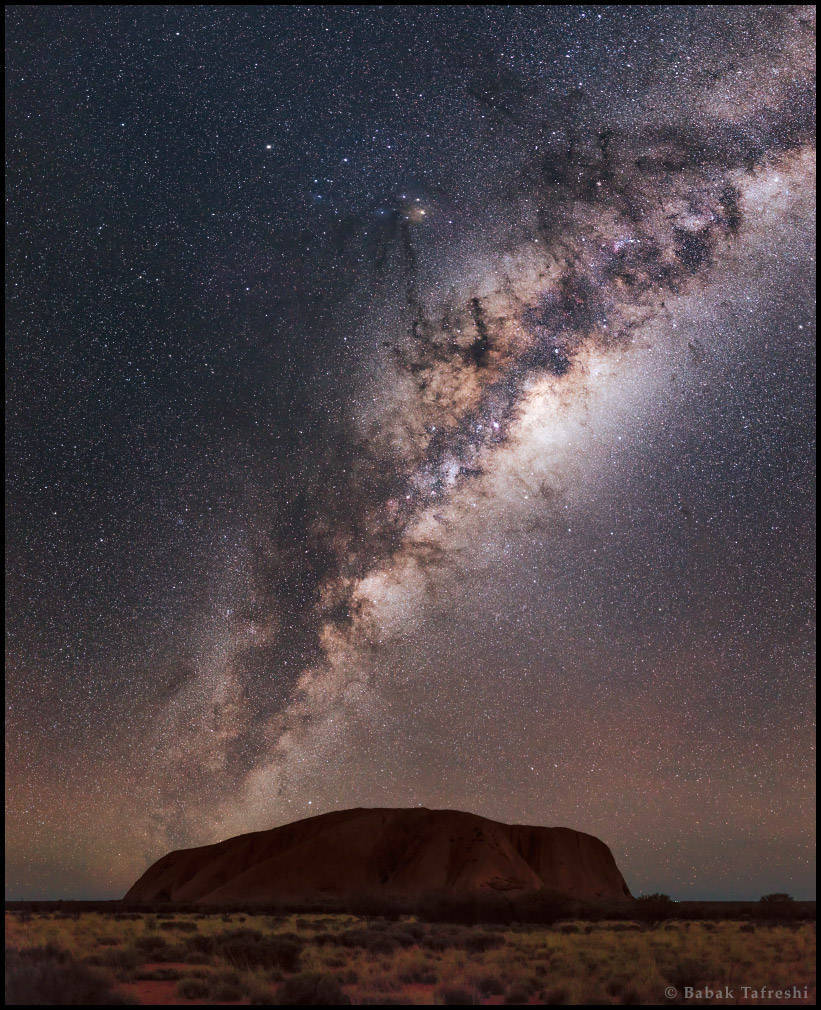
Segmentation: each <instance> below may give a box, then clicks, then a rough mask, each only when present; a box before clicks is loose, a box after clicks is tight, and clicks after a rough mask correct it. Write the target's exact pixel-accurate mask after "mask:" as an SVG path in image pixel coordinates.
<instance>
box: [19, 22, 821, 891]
mask: <svg viewBox="0 0 821 1010" xmlns="http://www.w3.org/2000/svg"><path fill="white" fill-rule="evenodd" d="M8 22H9V23H8V25H7V28H8V29H9V35H10V39H11V45H10V55H9V65H10V69H9V85H10V100H11V105H10V108H11V112H10V138H11V143H10V153H9V156H8V159H9V160H8V168H7V171H8V178H9V189H10V199H11V225H10V247H11V256H10V271H9V281H8V282H7V294H8V296H9V298H10V315H9V322H10V335H9V358H10V367H9V378H10V383H9V386H10V396H9V410H8V419H9V431H10V434H9V437H8V451H9V459H10V466H9V473H8V481H7V500H8V503H9V519H8V520H7V538H8V543H9V548H8V552H7V568H8V575H9V586H10V589H9V594H8V601H7V610H8V615H9V637H8V675H7V684H8V695H9V707H8V715H7V729H8V741H9V742H8V744H7V758H8V761H9V772H8V784H9V827H8V841H9V856H8V885H7V889H8V893H9V894H10V895H13V896H47V895H52V894H53V895H59V896H98V895H100V896H103V895H116V894H118V893H120V892H121V891H122V890H123V889H124V887H125V886H126V885H127V884H128V883H129V882H130V880H131V879H133V878H134V877H135V876H136V875H137V874H138V873H139V872H140V871H141V870H142V869H143V868H144V867H145V865H146V864H147V863H148V862H149V861H151V860H152V859H154V858H156V857H157V856H158V855H160V854H161V853H162V852H164V851H166V850H167V849H168V848H169V847H179V846H181V845H189V844H202V843H206V842H209V841H214V840H217V839H219V838H223V837H227V836H228V835H231V834H236V833H240V832H242V831H248V830H257V829H262V828H266V827H271V826H274V825H277V824H282V823H286V822H287V821H291V820H295V819H297V818H299V817H304V816H308V815H310V814H312V813H321V812H324V811H326V810H332V809H338V808H344V807H353V806H376V805H388V806H412V805H425V806H429V807H448V808H458V809H463V810H470V811H474V812H476V813H479V814H482V815H484V816H487V817H491V818H494V819H499V820H503V821H507V822H519V823H530V824H546V825H557V824H564V825H567V826H570V827H573V828H576V829H579V830H583V831H589V832H591V833H593V834H596V835H598V836H599V837H601V838H603V839H604V840H605V841H606V842H607V843H608V844H609V845H610V847H611V848H612V849H613V851H614V854H615V856H616V859H617V862H618V864H619V866H620V867H622V869H623V870H624V873H625V876H626V878H627V880H628V883H629V885H630V887H631V889H632V891H633V892H634V893H641V892H642V891H657V890H661V891H665V892H668V893H672V894H674V895H676V896H680V897H713V896H716V897H758V896H759V894H761V893H763V892H766V891H772V890H779V891H790V892H792V893H796V894H797V895H801V896H809V895H810V894H812V893H814V878H813V876H812V865H813V863H812V840H813V823H814V818H813V808H812V792H811V767H812V764H811V762H812V755H813V750H812V746H813V744H812V741H813V735H812V731H813V694H812V669H813V642H814V639H813V606H812V605H813V598H814V597H813V581H812V579H813V570H812V566H811V557H812V553H813V547H812V545H813V542H814V535H813V505H814V499H813V491H812V488H813V473H814V470H813V458H814V457H813V447H814V434H813V409H814V408H813V403H814V399H813V397H814V393H813V364H814V301H813V298H814V294H813V267H814V244H813V242H814V240H813V235H814V232H813V228H814V168H815V141H814V132H813V128H814V110H815V92H814V77H813V74H814V69H813V68H814V54H815V47H814V13H813V10H812V9H811V8H807V7H789V8H785V7H734V8H731V7H713V8H698V7H628V8H613V7H576V6H564V7H530V8H527V7H517V6H513V7H490V8H464V7H462V8H459V7H441V6H440V7H434V8H422V7H404V8H398V9H395V10H394V9H389V8H378V7H377V8H351V7H312V8H296V7H291V8H282V9H275V8H241V9H238V10H236V11H234V10H231V9H227V8H226V9H216V8H205V7H188V8H186V7H177V8H170V9H166V11H165V12H164V13H161V12H160V11H159V10H155V9H153V8H139V7H131V8H128V7H120V8H61V9H59V10H56V9H55V10H51V11H49V10H42V11H40V10H36V9H33V8H15V9H13V10H12V11H11V12H10V14H9V15H8ZM411 38H412V39H413V40H414V41H413V46H412V47H411V48H410V49H409V48H408V40H409V39H411ZM58 91H59V92H60V93H61V94H64V95H67V96H68V97H67V99H66V102H65V105H63V104H62V103H60V102H55V101H52V100H51V98H50V95H51V94H52V93H57V92H58Z"/></svg>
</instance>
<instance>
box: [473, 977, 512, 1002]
mask: <svg viewBox="0 0 821 1010" xmlns="http://www.w3.org/2000/svg"><path fill="white" fill-rule="evenodd" d="M471 983H472V984H473V985H474V986H475V987H476V989H477V990H478V992H479V993H480V995H482V996H501V995H502V993H503V992H504V991H505V986H504V983H503V982H502V980H501V979H500V978H499V976H498V975H494V974H493V973H492V972H486V973H484V974H482V975H474V976H472V977H471Z"/></svg>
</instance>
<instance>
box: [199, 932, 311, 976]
mask: <svg viewBox="0 0 821 1010" xmlns="http://www.w3.org/2000/svg"><path fill="white" fill-rule="evenodd" d="M186 946H187V947H188V949H189V950H191V951H192V952H194V953H197V954H200V955H203V956H205V957H208V958H214V957H218V958H222V959H223V960H225V961H228V962H229V963H230V964H231V965H233V966H234V967H236V968H281V969H283V970H284V971H294V970H296V968H297V967H298V965H299V958H300V954H301V952H302V945H301V944H300V942H299V941H298V940H297V939H296V938H295V937H293V938H292V937H290V936H286V935H278V936H264V935H263V934H262V933H260V932H259V930H256V929H230V930H225V931H224V932H222V933H214V934H212V935H210V936H208V935H204V934H199V933H198V934H197V935H195V936H190V937H188V938H187V940H186Z"/></svg>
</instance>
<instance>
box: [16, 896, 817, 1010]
mask: <svg viewBox="0 0 821 1010" xmlns="http://www.w3.org/2000/svg"><path fill="white" fill-rule="evenodd" d="M6 956H7V963H6V996H7V1002H8V1003H10V1004H17V1005H20V1004H24V1003H29V1004H38V1003H46V1004H48V1003H52V1004H53V1003H63V1004H71V1003H73V1004H79V1005H93V1004H107V1003H108V1004H116V1003H120V1004H127V1003H132V1004H147V1005H186V1004H191V1005H194V1004H209V1003H211V1004H219V1005H226V1004H257V1005H266V1004H268V1005H271V1004H279V1005H301V1004H305V1005H307V1004H320V1005H321V1004H325V1005H344V1004H348V1003H350V1004H360V1005H368V1004H370V1005H376V1004H394V1005H400V1004H417V1005H428V1006H429V1005H436V1004H443V1005H453V1006H469V1005H474V1004H508V1005H525V1004H534V1005H540V1004H597V1003H605V1004H608V1003H609V1004H620V1003H621V1004H645V1005H665V1004H671V1005H687V1004H690V1003H695V1004H710V1003H721V1004H727V1003H730V1004H732V1003H752V1004H758V1005H762V1004H765V1005H766V1004H781V1003H798V1004H810V1003H814V1002H815V924H814V923H812V922H809V921H807V920H806V919H804V918H798V919H795V920H794V921H783V922H776V921H768V920H766V919H762V918H756V917H755V916H754V915H750V916H747V917H746V918H744V919H741V918H736V919H733V918H726V919H717V920H714V921H704V920H702V921H699V920H690V921H687V920H684V919H677V918H669V919H667V920H665V921H659V922H651V921H643V922H642V921H631V920H629V919H622V920H620V921H598V922H591V921H561V922H556V923H554V924H552V925H549V926H547V925H533V924H527V925H524V924H522V925H517V924H506V925H487V926H484V925H457V924H448V923H441V922H423V921H420V920H418V919H416V918H414V917H408V916H405V917H399V918H395V919H386V918H381V917H366V916H353V915H340V914H333V915H323V914H285V913H283V914H275V915H256V914H251V913H240V912H232V913H223V914H220V913H205V912H196V911H186V912H185V913H180V912H167V911H166V912H156V913H145V912H126V911H102V912H101V911H85V910H80V911H78V910H71V909H69V910H67V911H66V910H54V909H51V910H47V911H46V910H36V908H35V910H34V911H32V910H28V909H10V910H7V912H6ZM687 987H690V989H692V990H693V992H692V993H689V992H688V988H687ZM744 987H747V988H746V989H745V988H744ZM794 987H795V988H794ZM728 988H729V992H728V991H727V990H728ZM779 990H780V991H781V992H780V993H779ZM719 993H720V994H721V995H718V994H719Z"/></svg>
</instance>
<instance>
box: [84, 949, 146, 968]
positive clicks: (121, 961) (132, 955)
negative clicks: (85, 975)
mask: <svg viewBox="0 0 821 1010" xmlns="http://www.w3.org/2000/svg"><path fill="white" fill-rule="evenodd" d="M83 961H84V963H85V964H90V965H92V966H94V967H95V968H115V969H116V970H117V971H118V972H119V973H122V972H130V971H133V970H134V969H135V968H136V967H137V965H138V964H139V962H140V958H139V956H138V955H137V952H136V951H135V950H132V949H130V948H122V947H108V948H106V949H105V950H101V951H99V952H97V953H95V954H89V955H88V957H86V958H84V959H83Z"/></svg>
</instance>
